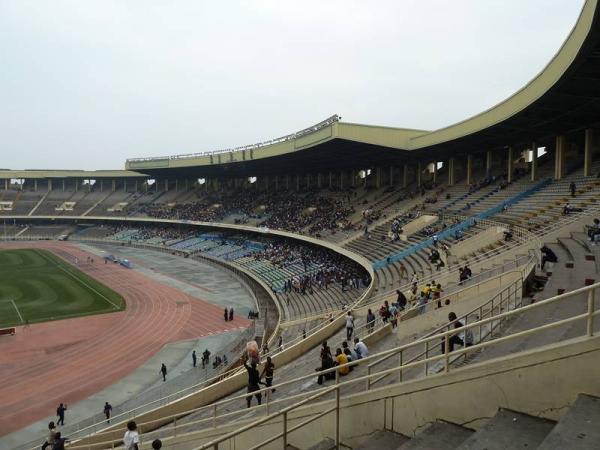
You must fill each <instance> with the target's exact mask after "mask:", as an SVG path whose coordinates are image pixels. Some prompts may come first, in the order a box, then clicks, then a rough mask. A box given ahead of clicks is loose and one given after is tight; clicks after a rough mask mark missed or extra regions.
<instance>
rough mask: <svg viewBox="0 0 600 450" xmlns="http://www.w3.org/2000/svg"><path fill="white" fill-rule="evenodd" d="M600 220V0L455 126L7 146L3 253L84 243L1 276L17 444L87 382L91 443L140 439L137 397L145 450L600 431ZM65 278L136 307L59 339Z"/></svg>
mask: <svg viewBox="0 0 600 450" xmlns="http://www.w3.org/2000/svg"><path fill="white" fill-rule="evenodd" d="M599 220H600V5H599V2H598V1H597V0H586V1H585V2H584V5H583V8H582V11H581V13H580V16H579V18H578V20H577V23H576V24H575V26H574V28H573V29H572V31H571V33H570V34H569V36H568V37H567V39H566V40H565V42H564V44H563V45H562V47H561V48H560V50H559V51H558V53H557V54H556V55H555V56H554V57H553V59H552V60H551V61H550V62H549V63H548V64H547V66H546V67H545V68H544V70H542V71H541V72H540V73H539V74H538V75H537V76H536V77H535V78H534V79H533V80H532V81H531V82H529V83H528V84H527V85H526V86H524V87H523V88H522V89H521V90H519V91H518V92H517V93H515V94H514V95H513V96H511V97H509V98H507V99H506V100H504V101H503V102H501V103H499V104H498V105H496V106H494V107H493V108H490V109H489V110H487V111H484V112H482V113H480V114H478V115H476V116H474V117H471V118H468V119H465V120H463V121H461V122H459V123H456V124H454V125H452V126H449V127H446V128H443V129H438V130H434V131H425V130H413V129H403V128H391V127H383V126H372V125H361V124H355V123H347V122H344V121H343V120H342V117H340V116H338V115H333V116H331V117H329V118H327V119H325V120H323V121H321V122H319V123H317V124H316V125H313V126H310V127H308V128H306V129H303V130H301V131H298V132H296V133H292V134H290V135H287V136H283V137H280V138H276V139H272V140H269V141H266V142H261V143H257V144H252V145H247V146H243V147H239V148H231V149H224V150H217V151H206V152H202V153H194V154H182V155H171V156H164V157H148V158H143V157H142V158H131V159H127V160H126V162H125V168H124V169H123V170H110V171H83V170H82V171H76V170H73V171H58V170H0V226H1V228H0V238H1V240H0V246H1V247H2V251H0V267H5V266H3V264H6V265H9V264H10V265H13V264H16V263H17V262H18V263H19V264H24V265H25V266H27V265H28V264H30V265H31V266H33V267H34V270H33V271H32V272H31V273H32V274H33V273H34V272H35V271H38V272H43V271H44V270H46V269H45V268H44V269H42V265H41V264H42V262H44V261H43V260H42V258H44V257H43V255H44V253H42V254H41V255H42V256H39V255H38V256H39V258H37V259H36V258H33V257H32V259H31V260H29V259H28V258H29V257H27V256H26V255H23V254H21V255H13V256H10V255H7V256H2V254H3V252H4V251H5V250H6V251H8V252H10V251H15V250H17V249H18V250H31V249H35V250H36V251H40V252H41V251H46V252H50V253H52V254H53V255H54V256H53V258H58V259H60V261H62V263H63V264H64V267H62V266H61V265H58V266H56V267H59V268H60V267H62V268H61V269H60V270H61V271H62V272H64V273H60V274H59V275H61V277H62V278H58V275H47V278H40V280H41V281H39V283H42V282H44V283H47V284H44V285H41V286H42V287H39V286H37V285H36V286H33V287H31V290H32V291H33V292H34V294H31V295H33V296H34V297H35V296H38V297H36V299H37V300H38V301H39V302H38V303H35V302H34V304H33V306H32V305H30V304H27V305H26V304H23V305H22V307H21V308H19V306H21V305H20V304H18V302H17V303H15V302H14V301H13V298H12V297H11V298H8V297H6V295H8V294H6V293H5V292H7V290H6V289H5V290H0V295H3V296H5V297H6V298H4V297H2V302H0V312H4V311H10V312H11V316H10V317H9V316H8V315H6V318H0V322H1V326H2V327H4V328H2V333H3V334H6V336H5V335H1V336H0V354H2V355H3V356H0V368H1V367H2V366H5V367H9V366H10V368H11V370H5V371H4V372H2V371H1V370H0V373H2V374H3V377H4V380H5V383H3V386H1V387H0V399H2V400H1V401H0V403H2V404H3V417H0V431H1V433H0V434H1V436H0V448H2V449H4V448H6V449H9V448H14V449H19V450H26V449H27V450H29V449H34V448H39V446H40V445H42V443H43V442H44V439H45V438H46V436H47V435H48V429H47V423H48V422H49V421H50V420H55V419H54V418H53V417H49V414H48V412H49V411H50V412H51V411H52V409H53V408H55V407H56V405H58V404H59V402H62V401H63V399H68V401H67V405H68V406H69V409H67V414H68V420H67V421H66V422H65V423H64V424H63V425H62V426H61V427H60V430H61V432H62V433H63V435H64V436H68V437H69V439H70V442H69V444H68V448H70V449H73V450H75V449H77V450H79V449H81V450H83V449H90V450H92V449H93V450H96V449H109V448H124V447H123V439H124V433H125V432H126V431H127V427H128V426H130V430H131V426H132V425H131V422H132V421H135V424H136V426H137V432H138V433H139V435H140V446H139V448H140V449H150V448H153V446H152V445H153V444H152V443H153V442H154V441H155V440H156V439H160V440H161V441H162V445H163V448H168V449H178V450H179V449H181V450H188V449H189V450H203V449H215V450H216V449H234V448H244V449H246V450H250V449H255V448H256V449H257V448H267V449H281V448H283V449H315V450H316V449H323V450H326V449H334V448H335V449H340V448H350V449H362V450H367V449H388V448H389V449H402V450H406V449H414V450H418V449H464V450H466V449H490V450H495V449H513V448H514V449H517V448H531V449H559V448H562V449H582V450H583V449H595V448H600V384H599V383H598V380H600V364H598V358H599V356H600V303H599V301H598V300H597V296H598V292H597V290H598V288H600V267H599V266H598V261H600V250H599V248H600V247H598V246H597V243H598V242H599V241H600V221H599ZM3 258H7V259H3ZM11 258H13V259H11ZM94 260H95V262H94ZM6 261H8V262H6ZM15 261H16V262H15ZM45 261H46V262H47V263H48V264H50V263H51V262H52V261H48V260H47V258H46V260H45ZM27 267H29V269H31V267H30V266H27ZM27 267H25V269H27ZM53 267H54V266H53ZM36 268H37V269H36ZM25 269H23V270H25ZM16 272H19V271H16ZM80 272H81V273H80ZM28 273H29V272H28ZM0 275H1V274H0ZM17 275H18V273H15V275H14V277H16V276H17ZM67 275H68V276H67ZM50 277H53V278H50ZM85 277H89V278H90V279H92V281H94V282H95V283H98V286H100V287H98V286H97V285H95V284H92V281H90V280H89V279H88V278H85ZM7 278H8V277H7ZM10 278H13V275H12V274H11V276H10ZM63 278H65V279H77V280H79V281H78V282H79V283H80V284H83V285H84V286H83V287H82V286H79V288H80V289H82V292H83V291H84V290H85V289H87V290H85V293H83V294H79V295H82V296H88V295H89V296H90V298H92V297H93V301H94V302H96V304H99V303H97V302H101V301H102V298H104V299H105V300H106V301H108V302H110V299H112V298H113V297H110V298H107V297H109V295H108V294H106V293H105V291H103V290H102V289H104V288H105V287H109V288H111V289H113V290H114V291H115V292H116V294H115V296H116V295H117V294H118V295H120V296H122V298H123V299H124V302H125V304H126V306H125V308H124V309H123V308H122V307H121V304H120V303H119V305H118V306H119V308H117V306H116V305H115V308H114V310H113V309H111V308H110V306H109V311H108V312H106V311H105V310H101V312H102V314H99V315H94V316H93V317H78V318H74V317H75V312H73V317H71V318H68V319H65V320H69V321H72V322H69V323H70V324H72V325H69V326H65V328H64V332H65V335H69V334H72V335H73V336H71V337H69V338H65V339H64V340H63V339H59V340H56V339H54V338H51V337H50V335H51V334H52V330H55V329H56V328H52V327H57V326H60V323H61V322H63V320H53V321H47V319H48V317H46V316H45V315H41V316H34V315H33V313H30V312H29V311H30V310H31V311H33V310H34V309H35V308H37V307H38V306H39V304H40V303H41V304H42V305H44V304H45V302H46V301H48V302H58V300H57V299H56V298H52V299H49V297H48V298H46V297H44V298H42V294H41V292H42V291H44V292H45V290H47V289H50V290H51V291H52V292H53V294H52V295H54V297H56V296H57V295H62V294H55V293H54V292H55V291H53V290H54V289H57V284H58V283H59V281H57V280H61V279H63ZM81 280H83V281H81ZM86 280H87V281H86ZM9 281H10V280H8V279H7V280H6V283H8V282H9ZM36 283H38V281H36ZM27 284H28V283H27V282H26V281H25V282H23V283H22V284H20V283H18V282H16V281H15V286H17V287H21V286H25V285H27ZM29 284H35V283H33V282H32V283H29ZM43 286H46V287H43ZM17 287H15V289H17ZM34 287H35V289H34ZM84 288H85V289H84ZM11 289H12V287H11ZM69 289H70V288H69ZM69 289H67V288H65V291H68V290H69ZM92 291H94V292H95V294H96V296H94V292H92ZM99 291H100V292H99ZM11 292H13V291H11ZM49 292H50V291H49ZM56 292H59V293H60V292H62V291H56ZM10 295H12V294H10ZM65 295H66V294H65ZM111 295H112V293H111ZM85 298H86V299H87V297H85ZM114 298H116V297H114ZM91 301H92V300H90V302H91ZM80 303H81V302H80ZM83 303H84V305H83V306H84V307H85V302H83ZM53 305H58V303H55V304H54V303H53ZM80 306H81V305H80ZM106 306H107V305H106V304H105V303H103V304H102V307H106ZM45 307H47V305H45ZM52 309H53V310H55V311H57V308H56V306H52ZM58 309H60V308H58ZM98 309H100V306H98ZM117 309H118V310H117ZM223 310H224V317H223ZM234 310H235V313H234ZM7 314H8V313H7ZM29 314H31V316H29ZM48 314H49V313H48ZM56 314H57V315H58V312H56ZM65 314H68V312H67V313H65ZM77 314H80V313H79V312H78V313H77ZM81 315H82V316H83V315H84V314H83V313H81ZM66 317H70V316H66ZM56 318H59V317H56ZM52 319H55V317H52ZM37 321H39V322H42V323H39V324H37V323H35V322H37ZM78 321H89V322H85V326H83V325H82V326H78V325H77V324H78V323H79V322H78ZM81 323H84V322H81ZM88 323H89V325H88ZM57 324H58V325H57ZM8 334H12V335H8ZM216 336H218V338H217V337H216ZM250 343H251V344H252V345H250ZM254 344H256V348H254ZM209 346H212V347H211V348H212V351H211V354H210V355H208V356H207V357H206V360H205V357H204V355H202V351H203V350H204V348H205V347H206V348H207V349H208V347H209ZM40 348H41V349H42V350H40ZM193 350H197V351H198V355H197V356H196V353H194V354H193V356H192V351H193ZM50 353H51V354H52V357H48V354H50ZM166 355H168V356H166ZM192 357H193V364H194V367H196V358H197V359H198V364H199V365H202V370H197V371H193V370H190V361H191V359H190V358H192ZM159 358H170V359H168V365H169V373H168V374H167V373H166V371H165V372H164V373H162V375H159V374H158V369H159V367H160V363H161V362H163V361H162V359H159ZM270 364H274V367H275V370H274V376H273V374H272V372H269V371H270V370H271V369H270V368H269V367H270V366H269V365H270ZM171 367H173V369H171ZM155 368H156V370H155ZM12 369H14V370H12ZM256 370H258V373H257V374H256V375H258V378H259V379H260V380H258V381H260V383H261V384H258V381H257V380H256V375H255V374H254V373H255V372H254V371H256ZM150 372H152V373H151V374H150ZM40 373H44V374H45V375H46V379H45V380H44V382H42V380H41V378H39V377H38V376H37V375H36V374H40ZM134 373H135V374H136V375H135V376H136V377H138V378H137V379H138V380H139V379H147V380H149V381H147V382H146V383H145V384H142V383H141V382H139V381H136V382H134V381H130V380H131V379H132V378H131V377H132V374H134ZM270 373H271V374H270ZM144 377H146V378H144ZM161 377H162V378H161ZM59 380H60V382H59ZM128 380H129V381H128ZM163 380H165V381H163ZM57 391H60V393H61V395H58V394H57ZM107 393H110V394H111V395H112V402H111V403H112V404H111V409H110V410H109V413H110V417H109V416H105V411H104V412H103V411H102V408H101V407H100V408H98V405H100V406H101V405H102V404H104V401H105V398H106V395H108V394H107ZM42 397H43V398H45V399H47V400H44V401H41V400H40V398H42Z"/></svg>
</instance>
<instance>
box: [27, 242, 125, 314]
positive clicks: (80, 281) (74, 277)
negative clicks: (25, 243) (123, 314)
mask: <svg viewBox="0 0 600 450" xmlns="http://www.w3.org/2000/svg"><path fill="white" fill-rule="evenodd" d="M36 253H38V252H36ZM38 254H39V255H41V256H42V257H43V258H44V259H45V260H46V261H50V263H52V264H54V265H55V266H56V267H58V268H59V269H60V270H62V271H63V272H64V273H66V274H67V275H69V276H70V277H71V278H73V279H74V280H75V281H78V282H79V283H80V284H82V285H84V286H85V287H87V288H88V289H89V290H91V291H94V292H95V293H96V294H98V295H99V296H100V297H102V298H103V299H104V300H106V301H107V302H108V303H110V304H111V305H113V306H114V307H115V309H119V307H118V306H117V305H115V304H114V303H113V302H112V301H111V300H110V299H109V298H107V297H106V296H105V295H104V294H102V293H101V292H98V291H97V290H96V289H94V288H93V287H92V286H90V285H89V284H87V283H86V282H85V281H83V280H82V279H80V278H78V277H76V276H75V275H73V274H72V273H71V272H69V271H68V270H67V269H65V268H64V267H62V266H60V265H58V264H56V263H55V262H54V261H52V260H51V259H49V258H48V257H47V256H46V255H44V254H43V253H38Z"/></svg>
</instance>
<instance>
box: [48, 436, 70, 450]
mask: <svg viewBox="0 0 600 450" xmlns="http://www.w3.org/2000/svg"><path fill="white" fill-rule="evenodd" d="M67 441H68V439H67V438H66V437H62V434H61V432H60V431H57V432H56V435H55V436H54V444H53V445H52V450H65V442H67Z"/></svg>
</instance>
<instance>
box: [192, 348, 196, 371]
mask: <svg viewBox="0 0 600 450" xmlns="http://www.w3.org/2000/svg"><path fill="white" fill-rule="evenodd" d="M196 361H197V360H196V350H194V351H193V352H192V365H193V366H194V367H196Z"/></svg>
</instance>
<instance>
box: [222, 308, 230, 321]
mask: <svg viewBox="0 0 600 450" xmlns="http://www.w3.org/2000/svg"><path fill="white" fill-rule="evenodd" d="M223 318H224V319H225V322H227V320H228V319H229V310H228V309H227V308H225V311H223Z"/></svg>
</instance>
